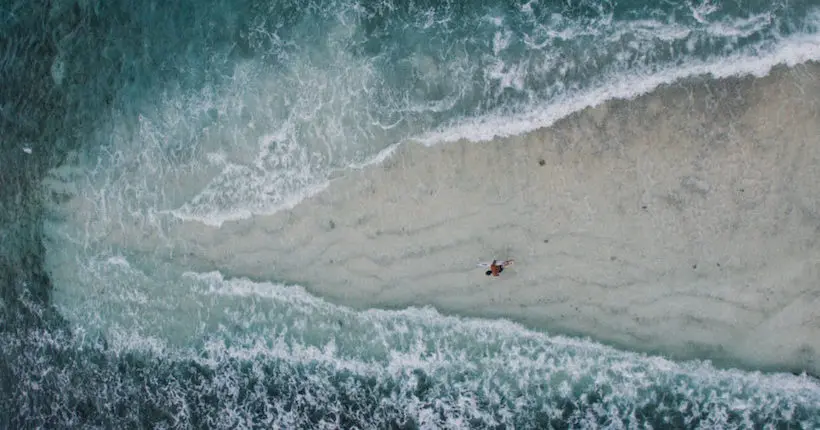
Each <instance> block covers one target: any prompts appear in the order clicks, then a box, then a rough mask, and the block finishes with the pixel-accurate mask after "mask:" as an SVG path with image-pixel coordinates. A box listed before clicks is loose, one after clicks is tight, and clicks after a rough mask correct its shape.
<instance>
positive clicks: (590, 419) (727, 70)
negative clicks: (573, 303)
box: [0, 0, 820, 428]
mask: <svg viewBox="0 0 820 430" xmlns="http://www.w3.org/2000/svg"><path fill="white" fill-rule="evenodd" d="M819 30H820V8H819V7H818V6H816V5H815V4H813V3H812V2H809V1H792V2H763V1H735V2H721V3H718V2H659V3H657V4H656V2H637V1H633V2H603V3H602V2H593V1H589V2H583V1H579V2H574V1H564V2H537V1H530V2H505V3H501V2H494V3H492V2H464V1H462V2H396V3H393V2H389V1H376V2H368V3H356V2H350V1H341V0H340V1H325V2H310V3H306V2H301V1H300V2H290V3H289V2H254V1H244V2H243V1H208V2H191V1H182V2H172V3H167V2H148V1H146V2H133V3H131V2H126V1H108V2H93V1H87V2H51V3H44V2H35V3H30V2H22V1H21V2H16V3H13V2H10V3H7V4H4V5H2V6H0V47H1V48H2V50H0V55H2V57H0V77H1V78H2V81H3V82H2V85H0V135H1V136H2V137H0V145H2V147H0V150H1V152H0V157H2V158H0V166H2V168H0V184H2V187H0V205H1V206H0V216H2V226H0V239H2V240H0V243H2V245H0V271H1V273H2V275H3V276H2V278H1V279H2V282H3V284H2V306H0V311H1V312H2V314H1V315H2V319H0V344H1V345H2V348H1V349H0V350H2V355H3V356H2V364H0V384H1V385H2V394H0V400H2V401H0V408H2V410H1V413H0V427H3V428H35V427H46V428H69V427H70V428H75V427H79V428H131V427H152V428H245V427H247V428H270V427H274V428H353V427H358V428H510V427H518V428H550V427H552V428H598V427H600V428H622V427H638V428H647V427H650V426H651V427H652V428H754V427H761V426H763V425H765V424H771V425H772V426H774V427H775V428H800V427H802V428H814V427H818V426H820V421H819V418H818V417H820V413H818V412H819V411H818V405H820V389H818V385H817V383H816V382H815V381H814V380H812V379H811V378H809V377H806V376H792V375H789V374H771V375H768V374H760V373H753V372H742V371H736V370H718V369H715V368H714V367H712V366H711V365H710V364H708V363H704V362H687V363H673V362H670V361H666V360H664V359H661V358H655V357H647V356H643V355H639V354H633V353H629V352H623V351H617V350H613V349H610V348H606V347H603V346H600V345H598V344H595V343H592V342H589V341H582V340H574V339H566V338H562V337H555V336H549V335H547V334H544V333H537V332H533V331H530V330H527V329H525V328H523V327H520V326H517V325H513V324H510V323H506V322H493V321H485V320H466V319H459V318H454V317H445V316H442V315H439V314H438V313H436V312H435V311H433V310H430V309H421V310H419V309H412V310H406V311H368V312H357V311H353V310H350V309H347V308H344V307H340V306H335V305H332V304H328V303H326V302H324V301H322V300H321V299H318V298H315V297H313V296H310V295H309V294H307V293H305V292H304V291H303V290H302V289H301V288H300V287H297V286H284V285H280V284H278V283H265V282H251V281H248V280H231V279H227V280H226V279H223V278H222V276H221V275H219V274H218V273H202V272H201V270H200V268H194V267H190V268H189V267H185V265H184V263H183V262H182V260H179V263H178V264H177V265H176V266H174V267H168V266H167V265H165V263H162V264H160V263H158V262H155V261H152V260H150V259H149V258H146V259H140V258H139V257H133V258H131V259H129V258H125V257H123V256H122V253H121V252H120V251H121V250H117V249H113V248H111V247H110V246H109V245H106V244H105V243H106V242H105V240H104V239H105V238H106V237H107V235H109V234H110V233H111V231H112V229H111V228H110V227H111V226H112V225H118V224H121V223H124V222H129V223H130V222H133V223H137V224H138V225H139V226H140V228H143V229H153V230H156V231H162V229H163V226H164V225H166V224H167V223H170V222H173V221H174V220H177V219H180V218H181V219H195V220H200V221H203V222H207V223H210V224H216V225H218V224H220V223H222V222H224V221H226V220H231V219H238V218H245V217H248V216H250V215H253V214H259V213H271V212H274V211H277V210H281V209H282V208H287V207H289V206H292V205H294V204H298V202H299V201H300V200H301V199H302V198H304V197H305V196H307V195H310V194H311V193H313V192H315V191H316V190H319V189H321V188H322V187H323V186H324V185H325V184H326V183H327V181H328V180H329V179H330V178H332V177H333V176H334V175H336V174H339V173H340V172H342V173H343V172H344V171H346V170H347V169H349V168H351V167H359V166H361V165H363V164H367V163H371V162H378V161H379V160H380V159H381V157H382V156H383V155H385V154H386V153H388V152H389V151H390V150H391V148H394V147H395V145H399V144H401V143H402V142H405V141H407V140H421V141H423V142H425V143H428V144H434V143H446V142H448V141H452V140H457V139H462V138H466V139H470V140H483V139H488V138H491V137H493V136H508V135H515V134H520V133H524V132H527V131H531V130H534V129H536V128H538V127H543V126H549V125H550V124H552V123H553V122H555V121H556V120H558V119H560V118H563V117H565V116H567V115H569V114H571V113H573V112H577V111H579V110H581V109H583V108H585V107H587V106H591V105H596V104H599V103H601V102H603V101H606V100H610V99H613V98H624V99H630V98H633V97H636V96H638V95H640V94H643V93H646V92H649V91H652V90H654V89H655V88H656V87H658V86H659V85H662V84H667V83H672V82H676V81H678V80H680V79H684V78H690V77H694V76H701V75H706V76H707V77H708V76H711V77H713V78H721V77H727V76H735V75H741V74H748V73H751V74H755V75H759V76H761V75H765V74H767V73H768V72H769V71H770V69H771V68H772V67H773V66H775V65H778V64H785V65H789V66H791V65H795V64H800V63H803V62H806V61H810V60H815V61H816V60H818V59H820V31H819ZM78 196H81V197H82V199H78V198H77V197H78ZM69 214H71V215H72V216H69ZM78 214H79V215H78ZM78 219H80V220H82V222H77V220H78ZM129 240H131V239H129ZM168 240H171V241H172V240H173V238H169V239H168ZM180 273H183V274H182V275H180Z"/></svg>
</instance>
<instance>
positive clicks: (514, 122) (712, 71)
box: [412, 34, 820, 146]
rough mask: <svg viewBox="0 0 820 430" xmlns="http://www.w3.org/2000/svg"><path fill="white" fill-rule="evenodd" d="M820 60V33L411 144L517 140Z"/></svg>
mask: <svg viewBox="0 0 820 430" xmlns="http://www.w3.org/2000/svg"><path fill="white" fill-rule="evenodd" d="M818 60H820V34H810V35H802V36H796V37H793V38H791V39H789V40H788V41H786V42H785V43H781V44H780V46H779V47H778V48H777V49H776V50H775V51H774V52H773V53H772V54H770V55H768V56H766V57H763V58H755V57H749V56H748V55H736V56H733V57H729V58H723V59H721V60H720V62H719V63H701V64H695V65H689V66H684V67H682V68H668V69H666V70H665V71H664V72H660V73H655V74H652V75H641V74H638V75H635V74H632V75H629V76H626V77H623V78H622V79H619V80H613V81H610V82H607V83H606V84H604V85H601V86H599V87H597V88H595V89H593V90H590V91H587V92H585V93H582V94H580V95H575V96H574V97H571V98H567V99H564V100H559V101H556V102H553V103H550V104H549V105H548V106H541V107H534V108H533V109H532V110H530V111H529V112H527V113H524V114H520V115H515V116H485V117H480V118H477V119H473V120H470V121H464V122H461V123H459V124H456V125H453V126H450V127H447V128H446V129H442V130H438V131H434V132H430V133H426V134H423V135H421V136H418V137H416V138H414V139H412V140H415V141H418V142H420V143H422V144H424V145H426V146H431V145H435V144H440V143H448V142H456V141H459V140H462V139H466V140H469V141H473V142H485V141H490V140H493V139H495V138H504V137H510V136H516V135H521V134H525V133H528V132H531V131H533V130H537V129H539V128H544V127H549V126H551V125H552V124H554V123H555V122H556V121H558V120H560V119H562V118H565V117H567V116H569V115H571V114H573V113H575V112H578V111H581V110H584V109H586V108H588V107H593V106H597V105H599V104H602V103H604V102H606V101H608V100H616V99H634V98H637V97H639V96H641V95H644V94H647V93H649V92H651V91H653V90H655V89H656V88H658V87H659V86H661V85H664V84H670V83H673V82H676V81H679V80H682V79H685V78H689V77H694V76H712V77H713V78H715V79H721V78H727V77H732V76H738V77H739V76H744V75H752V76H755V77H763V76H766V75H767V74H769V73H770V72H771V70H772V69H773V68H774V67H776V66H778V65H786V66H788V67H794V66H796V65H798V64H803V63H806V62H809V61H818Z"/></svg>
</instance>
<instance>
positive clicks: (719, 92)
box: [104, 63, 820, 375]
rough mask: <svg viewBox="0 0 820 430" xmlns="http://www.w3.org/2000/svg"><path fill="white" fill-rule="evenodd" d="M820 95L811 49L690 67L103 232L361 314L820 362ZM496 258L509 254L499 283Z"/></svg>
mask: <svg viewBox="0 0 820 430" xmlns="http://www.w3.org/2000/svg"><path fill="white" fill-rule="evenodd" d="M818 95H820V66H818V65H817V64H814V63H811V64H807V65H801V66H797V67H795V68H778V69H776V70H775V71H773V72H772V73H771V74H769V75H767V76H766V77H763V78H754V77H749V76H746V77H740V78H726V79H719V80H710V79H703V78H700V79H690V80H686V81H684V82H680V83H677V84H673V85H667V86H664V87H662V88H660V89H657V90H655V91H653V92H651V93H649V94H646V95H643V96H641V97H638V98H636V99H631V100H611V101H609V102H607V103H605V104H603V105H600V106H597V107H594V108H588V109H585V110H583V111H581V112H577V113H575V114H572V115H570V116H569V117H567V118H564V119H562V120H560V121H558V122H556V123H555V124H553V125H552V126H550V127H547V128H543V129H539V130H536V131H534V132H530V133H527V134H524V135H521V136H515V137H510V138H504V139H494V140H492V141H489V142H482V143H473V142H466V141H463V140H462V141H459V142H456V143H448V144H444V145H435V146H429V147H428V146H424V145H422V144H419V143H411V144H405V145H402V146H401V147H400V148H398V149H397V150H396V151H395V153H393V154H392V156H390V157H387V158H386V159H385V160H384V161H383V162H382V163H381V164H376V165H371V166H366V167H364V168H362V169H361V170H355V171H351V172H349V173H348V174H346V175H344V176H342V177H339V178H336V179H334V180H333V181H332V182H331V184H330V185H329V186H328V187H327V188H326V189H325V190H323V191H321V192H319V193H317V194H315V195H314V196H312V197H310V198H308V199H306V200H304V201H302V202H301V203H299V204H298V205H296V206H295V207H294V208H292V209H290V210H286V211H282V212H278V213H276V214H273V215H267V216H255V217H253V218H250V219H247V220H239V221H234V222H225V223H224V224H223V225H222V227H221V228H214V227H209V226H206V225H203V224H201V223H198V222H182V221H178V220H177V221H175V222H173V223H171V224H170V225H169V227H168V231H167V232H164V233H163V235H157V234H150V235H149V234H146V233H147V232H145V231H142V230H139V229H137V228H136V227H126V226H128V224H127V223H123V224H121V226H122V227H120V228H119V229H115V230H112V231H111V232H110V233H109V234H108V235H107V237H106V238H105V239H104V240H105V241H106V242H108V243H111V244H116V245H117V246H119V247H122V248H124V249H128V250H133V251H136V252H144V253H148V254H153V255H155V256H156V257H159V258H162V259H165V260H166V261H168V262H173V264H174V265H175V266H178V267H180V268H184V270H185V271H191V270H194V271H210V270H219V271H220V272H221V273H223V275H224V276H225V277H248V278H250V279H259V280H273V279H276V280H280V281H282V280H286V282H287V283H294V284H299V285H301V286H303V287H304V288H305V289H306V290H307V291H309V292H310V293H311V294H314V295H316V296H319V297H322V298H324V299H326V300H328V301H330V302H333V303H338V304H343V305H347V306H351V307H353V308H355V309H366V308H383V309H397V308H406V307H409V306H425V305H430V306H433V307H435V308H436V309H437V311H438V312H440V313H442V314H445V315H447V314H454V315H460V316H467V317H478V318H485V319H488V318H489V319H492V318H506V319H509V320H511V321H515V322H518V323H521V324H523V325H524V326H526V327H530V328H534V329H537V330H546V331H547V332H548V333H550V334H555V335H570V336H576V337H583V338H587V337H588V338H590V339H592V340H594V341H596V342H600V343H603V344H605V345H610V346H615V347H617V348H620V349H624V350H630V351H637V352H644V353H651V354H658V355H662V356H665V357H668V358H671V359H678V360H686V359H701V360H710V361H712V362H713V363H714V364H715V365H716V366H718V367H738V368H743V369H757V370H766V371H775V370H776V371H786V372H792V373H801V372H806V373H808V374H811V375H818V374H820V336H817V334H816V333H818V332H820V293H818V292H816V288H815V285H816V282H817V280H818V279H820V240H818V239H815V237H816V236H817V234H816V232H817V231H820V197H818V195H817V193H816V192H814V190H815V188H816V184H817V183H820V145H817V136H820V107H818V106H817V104H816V103H815V102H814V100H817V99H818V98H817V96H818ZM132 228H133V229H132ZM165 237H173V238H174V240H173V242H170V243H169V242H168V241H167V239H165ZM492 258H499V259H504V258H514V259H515V260H516V264H515V266H513V267H512V268H510V269H509V270H505V272H504V273H503V274H502V276H501V277H499V278H488V277H486V276H485V275H484V274H483V272H482V271H480V270H478V269H476V268H475V263H476V262H478V261H486V260H490V259H492Z"/></svg>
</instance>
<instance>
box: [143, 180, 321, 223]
mask: <svg viewBox="0 0 820 430" xmlns="http://www.w3.org/2000/svg"><path fill="white" fill-rule="evenodd" d="M330 182H331V181H330V180H327V181H324V182H321V183H319V184H316V185H311V186H309V187H307V188H305V189H303V190H302V192H300V193H298V194H295V195H292V196H290V197H288V198H287V199H285V201H284V202H282V203H280V204H278V205H275V206H272V207H271V208H269V209H264V210H257V211H253V210H250V209H245V208H240V209H234V210H232V211H223V212H220V213H219V214H217V215H213V216H198V215H194V214H190V213H186V212H184V211H182V210H180V209H171V210H162V211H158V212H157V213H160V214H163V215H171V216H173V217H175V218H177V219H179V220H181V221H195V222H200V223H202V224H205V225H207V226H210V227H217V228H219V227H222V224H223V223H225V222H230V221H240V220H243V219H250V218H252V217H253V216H255V215H271V214H274V213H276V212H279V211H282V210H290V209H293V208H294V207H296V205H298V204H299V203H301V202H302V201H303V200H305V199H309V198H311V197H313V196H315V195H316V194H319V193H320V192H322V191H324V190H325V189H326V188H327V187H328V185H330Z"/></svg>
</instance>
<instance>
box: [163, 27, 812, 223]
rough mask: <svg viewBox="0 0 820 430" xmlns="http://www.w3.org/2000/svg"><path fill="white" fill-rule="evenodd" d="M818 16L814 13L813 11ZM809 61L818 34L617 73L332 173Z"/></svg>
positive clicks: (219, 219)
mask: <svg viewBox="0 0 820 430" xmlns="http://www.w3.org/2000/svg"><path fill="white" fill-rule="evenodd" d="M815 15H817V19H815V20H814V21H820V13H815ZM809 61H820V33H817V34H803V35H798V36H793V37H791V38H790V39H788V40H786V41H784V42H781V43H780V44H779V46H778V47H777V48H776V49H775V50H774V51H773V52H772V53H771V54H770V55H768V56H766V57H762V58H756V57H750V56H748V55H735V56H732V57H729V58H722V59H720V60H719V62H712V63H700V64H692V65H688V66H684V67H682V68H671V67H670V68H667V69H666V70H664V71H661V72H659V73H653V74H649V75H647V74H634V73H633V74H628V75H626V76H619V77H618V78H616V79H612V80H610V81H609V82H607V83H605V84H603V85H600V86H598V87H597V88H594V89H592V90H589V91H586V92H584V93H581V94H576V95H573V96H571V97H565V98H563V99H559V100H557V101H555V102H553V103H550V104H549V105H547V106H533V107H532V109H531V110H529V111H528V112H526V113H522V114H516V115H514V116H513V115H503V116H489V115H488V116H484V117H479V118H474V119H472V120H468V121H462V122H460V123H457V124H454V125H450V126H447V127H446V128H443V129H439V130H438V131H433V132H429V133H425V134H422V135H420V136H414V137H411V138H407V139H403V140H402V141H399V142H396V143H394V144H392V145H390V146H388V147H387V148H385V149H383V150H381V151H380V152H379V153H378V154H376V155H375V156H373V157H371V158H369V159H367V160H366V161H364V162H361V163H351V164H349V165H347V166H346V167H345V168H343V169H338V170H336V171H333V172H330V173H329V175H328V176H329V177H330V176H333V174H334V173H338V172H344V171H348V170H361V169H364V168H366V167H368V166H371V165H374V164H380V163H382V162H384V161H385V160H387V159H389V158H390V157H391V156H392V155H393V154H395V152H396V150H397V149H398V148H399V146H400V145H403V144H405V143H407V142H411V141H416V142H419V143H422V144H423V145H426V146H432V145H436V144H441V143H451V142H456V141H459V140H468V141H472V142H477V143H478V142H486V141H490V140H493V139H495V138H505V137H511V136H518V135H522V134H525V133H529V132H531V131H534V130H537V129H539V128H544V127H549V126H551V125H552V124H554V123H555V122H557V121H558V120H560V119H562V118H565V117H567V116H569V115H571V114H573V113H575V112H579V111H582V110H584V109H586V108H589V107H593V106H597V105H600V104H602V103H604V102H606V101H608V100H617V99H627V100H628V99H634V98H637V97H639V96H641V95H644V94H647V93H649V92H651V91H653V90H655V89H656V88H658V87H660V86H661V85H665V84H670V83H673V82H676V81H679V80H682V79H685V78H689V77H694V76H712V77H713V78H715V79H721V78H727V77H733V76H737V77H739V76H744V75H752V76H755V77H763V76H766V75H767V74H769V73H770V72H771V70H772V69H773V68H774V67H776V66H778V65H786V66H788V67H794V66H796V65H798V64H803V63H806V62H809ZM331 182H332V179H328V180H326V181H324V182H322V183H320V184H316V185H313V186H310V187H308V188H306V189H304V190H303V191H302V192H300V193H298V194H295V195H293V196H290V197H289V198H287V199H286V200H285V201H284V202H283V203H281V204H278V205H275V206H272V207H270V208H267V209H263V210H251V209H244V208H242V209H235V210H233V211H230V212H222V213H220V214H218V215H213V216H208V217H205V216H197V215H194V214H190V213H185V212H183V211H181V210H180V209H174V210H165V211H161V212H160V213H162V214H170V215H172V216H174V217H176V218H177V219H179V220H182V221H196V222H201V223H203V224H205V225H208V226H212V227H217V228H218V227H221V226H222V224H223V223H224V222H226V221H239V220H243V219H249V218H252V217H253V216H255V215H271V214H274V213H276V212H279V211H281V210H290V209H293V208H294V207H296V206H297V205H298V204H299V203H301V202H302V201H304V200H306V199H308V198H310V197H313V196H315V195H316V194H318V193H320V192H322V191H323V190H325V189H326V188H327V187H328V186H329V185H330V183H331Z"/></svg>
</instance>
